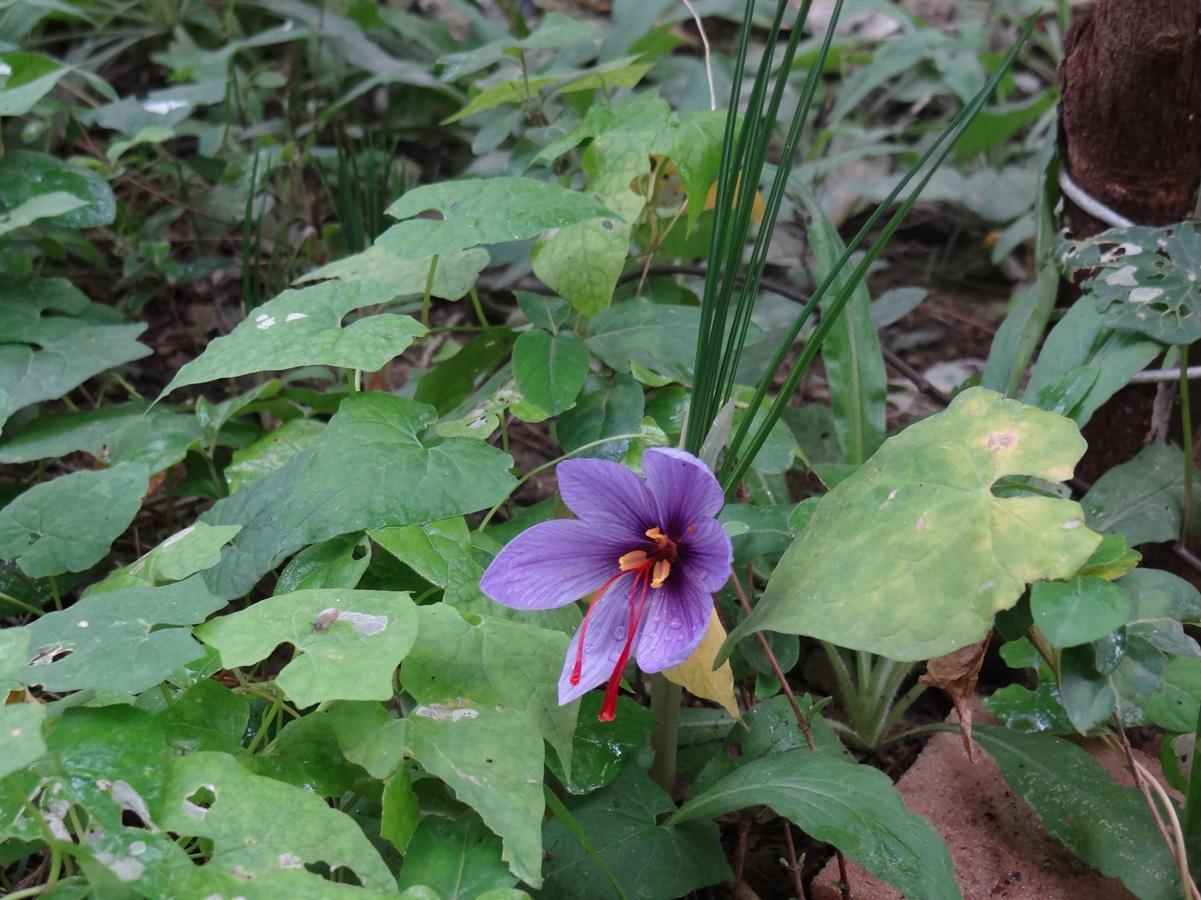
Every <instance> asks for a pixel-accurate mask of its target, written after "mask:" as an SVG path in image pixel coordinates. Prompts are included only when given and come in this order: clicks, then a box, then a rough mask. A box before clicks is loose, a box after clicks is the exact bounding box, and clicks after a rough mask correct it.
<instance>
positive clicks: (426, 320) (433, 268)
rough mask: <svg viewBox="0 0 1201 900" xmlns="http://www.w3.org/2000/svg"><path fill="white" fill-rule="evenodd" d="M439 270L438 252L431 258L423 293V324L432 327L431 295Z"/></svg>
mask: <svg viewBox="0 0 1201 900" xmlns="http://www.w3.org/2000/svg"><path fill="white" fill-rule="evenodd" d="M437 271H438V254H437V253H435V254H434V255H433V257H432V258H431V259H430V270H429V273H428V274H427V275H426V276H425V293H424V294H422V295H421V324H422V325H424V326H425V327H426V328H429V327H430V297H431V296H432V295H433V292H434V273H435V272H437Z"/></svg>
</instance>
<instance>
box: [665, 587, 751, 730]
mask: <svg viewBox="0 0 1201 900" xmlns="http://www.w3.org/2000/svg"><path fill="white" fill-rule="evenodd" d="M725 639H726V630H725V629H724V628H723V627H722V625H721V620H720V619H718V618H717V611H716V610H714V611H712V612H710V613H709V630H708V631H706V632H705V636H704V638H702V639H701V644H700V646H699V647H697V648H696V650H695V651H693V654H692V656H690V657H688V658H687V659H686V660H684V661H683V662H682V663H680V664H679V665H678V666H672V667H671V668H670V669H664V670H663V675H664V677H666V678H667V680H668V681H670V682H672V683H673V684H678V685H679V686H680V687H682V688H684V689H685V690H686V691H688V692H689V693H690V694H695V695H696V696H697V697H701V698H702V699H705V700H712V701H713V702H714V703H717V704H719V705H720V706H721V707H722V709H724V710H725V711H726V712H728V713H729V714H730V715H731V716H733V717H734V718H735V719H737V720H738V722H739V723H740V724H745V723H743V722H742V716H740V715H739V714H738V700H737V698H736V697H735V696H734V673H733V672H732V671H731V670H730V664H729V663H728V662H725V663H722V664H721V665H720V666H719V667H718V668H717V670H716V671H714V669H713V662H714V660H715V659H716V658H717V651H718V649H719V648H720V647H721V645H722V642H723V641H725Z"/></svg>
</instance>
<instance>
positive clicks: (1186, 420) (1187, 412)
mask: <svg viewBox="0 0 1201 900" xmlns="http://www.w3.org/2000/svg"><path fill="white" fill-rule="evenodd" d="M1180 428H1181V431H1182V434H1181V436H1180V438H1181V441H1182V442H1183V443H1184V514H1183V515H1182V516H1181V521H1180V542H1181V543H1182V544H1183V543H1186V542H1187V541H1188V536H1189V525H1190V524H1191V522H1192V518H1193V419H1192V414H1191V409H1190V404H1189V387H1188V344H1181V345H1180Z"/></svg>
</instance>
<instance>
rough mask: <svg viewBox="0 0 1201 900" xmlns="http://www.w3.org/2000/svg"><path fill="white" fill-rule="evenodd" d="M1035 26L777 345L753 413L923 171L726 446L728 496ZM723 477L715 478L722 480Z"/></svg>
mask: <svg viewBox="0 0 1201 900" xmlns="http://www.w3.org/2000/svg"><path fill="white" fill-rule="evenodd" d="M1036 22H1037V17H1036V16H1031V17H1030V18H1029V19H1027V21H1026V24H1025V25H1024V26H1023V28H1022V31H1021V33H1020V34H1019V35H1018V40H1017V41H1016V42H1015V43H1014V46H1013V47H1012V48H1011V49H1010V51H1009V53H1008V54H1007V55H1006V57H1005V59H1004V61H1003V62H1002V64H1001V66H1000V67H999V68H998V69H997V71H996V72H994V73H993V75H992V77H990V78H989V80H988V82H987V83H986V84H985V85H984V87H983V88H981V90H980V91H979V92H978V93H977V94H976V96H975V97H973V98H972V101H971V102H970V103H969V104H968V105H967V106H965V107H964V108H963V109H962V110H960V112H959V113H958V114H957V115H956V116H955V118H954V119H953V120H952V121H951V124H950V126H949V127H948V128H947V129H946V130H945V131H943V133H942V134H941V135H939V137H938V139H937V140H936V141H935V142H934V143H933V144H932V145H931V146H930V147H929V148H928V149H927V150H926V152H925V153H923V154H922V155H921V157H920V158H919V159H918V161H917V162H916V163H915V164H914V165H913V166H912V168H910V170H909V171H908V172H907V173H906V174H905V176H904V177H903V178H902V179H901V180H900V182H899V183H898V184H897V186H896V187H895V188H894V189H893V190H892V192H891V193H890V194H889V195H888V197H886V198H885V199H884V201H883V202H882V203H881V204H880V205H879V206H878V207H877V208H876V211H875V212H874V213H872V215H871V216H870V217H869V218H868V220H867V222H866V223H864V225H863V227H862V228H861V229H860V230H859V233H858V234H856V235H855V237H854V238H853V239H852V240H851V241H850V242H849V243H848V244H847V248H846V250H845V251H844V252H843V253H842V255H841V256H840V257H839V258H838V261H837V262H836V263H835V264H834V266H833V268H832V269H831V270H830V272H829V273H828V274H827V275H826V277H825V279H823V280H822V283H821V284H820V285H818V288H817V290H816V291H814V293H813V296H812V297H810V298H809V302H808V303H806V304H805V306H804V308H803V309H802V310H801V312H800V314H799V315H798V316H797V319H796V321H795V322H794V323H793V326H792V327H791V328H790V329H789V332H788V334H787V335H786V337H785V338H784V340H783V341H781V343H780V347H779V349H778V350H777V351H776V355H775V357H773V359H772V362H771V363H770V364H769V365H768V368H767V371H766V372H765V374H764V376H763V378H762V379H761V380H760V382H759V385H758V386H757V387H756V389H755V395H754V398H753V399H752V400H751V402H750V408H751V409H752V410H758V409H759V408H760V406H761V405H762V403H763V401H764V400H765V399H766V397H767V393H768V391H769V390H770V388H771V385H772V383H773V379H774V377H775V373H776V372H777V371H778V370H779V369H780V367H781V366H782V365H783V364H784V361H785V358H786V357H787V356H788V354H789V353H790V352H791V350H792V345H793V343H794V342H795V341H796V339H797V337H798V336H799V335H800V333H801V330H802V329H803V328H804V326H805V323H806V322H807V321H808V319H809V318H810V316H812V314H813V312H814V310H815V309H816V308H817V305H818V303H819V302H820V301H821V300H823V299H824V298H825V295H826V294H827V293H828V292H829V291H830V289H831V287H832V286H833V285H834V284H835V283H836V282H837V281H838V280H839V278H840V276H841V273H842V270H843V268H844V267H845V266H846V265H847V263H848V262H849V261H850V259H851V256H852V254H853V253H855V252H857V250H858V248H859V246H860V244H862V243H863V241H864V240H865V239H866V237H867V235H868V234H869V233H871V231H872V229H874V228H875V227H876V224H877V223H878V222H879V221H880V220H881V219H882V218H883V217H884V214H885V212H886V211H887V210H888V208H889V207H890V206H891V205H892V203H893V202H895V201H896V199H897V198H898V197H899V196H900V195H901V193H902V192H903V191H904V190H905V188H906V187H908V185H909V183H910V182H911V181H913V180H914V178H916V177H917V174H918V173H919V172H922V171H923V170H924V171H925V173H926V174H925V175H923V176H922V178H921V179H920V180H919V181H918V183H917V186H916V187H915V188H914V190H913V191H912V192H911V193H910V194H909V195H908V196H907V197H906V198H905V200H904V201H903V202H902V203H901V205H900V207H899V208H898V210H897V211H896V212H895V213H894V214H893V215H892V216H891V217H890V218H889V219H888V222H887V223H886V224H885V225H884V227H883V228H882V229H881V231H880V235H879V237H877V238H876V240H875V241H874V242H873V243H872V245H871V247H870V248H869V249H868V251H867V253H866V255H865V256H864V258H863V260H862V261H861V262H860V263H859V265H858V266H856V267H855V270H854V272H852V274H851V275H850V277H849V278H848V279H847V280H846V283H845V285H844V287H843V289H842V290H841V291H840V292H839V294H838V295H837V296H836V297H835V298H834V300H833V301H832V302H831V303H830V304H829V305H828V306H827V307H826V308H825V309H824V310H823V313H822V317H821V321H820V322H819V323H818V326H817V328H816V329H815V330H814V333H813V335H812V336H811V337H810V338H809V340H808V341H806V343H805V346H804V349H803V350H802V351H801V355H800V357H799V358H798V360H797V362H796V363H795V364H794V365H793V367H792V369H791V370H790V371H789V373H788V376H787V377H786V378H785V381H784V384H783V386H782V387H781V388H780V390H779V391H778V392H777V394H776V397H775V399H774V400H773V401H772V404H771V406H770V407H769V410H768V413H767V415H766V416H764V417H763V418H762V419H761V420H760V424H759V426H758V428H757V430H756V431H755V433H754V434H753V435H751V434H750V429H751V426H752V422H753V421H754V419H755V417H754V416H746V417H744V419H743V421H742V424H741V425H740V426H739V428H738V430H737V432H736V433H735V435H734V436H733V438H732V439H731V441H730V448H731V450H730V454H729V456H728V457H727V459H726V463H725V465H724V466H723V472H724V477H722V478H721V481H722V486H723V488H725V490H726V492H727V494H729V492H730V491H732V490H733V489H734V486H735V485H737V484H738V482H739V481H740V480H741V479H742V478H743V476H744V475H745V474H746V472H747V470H748V469H749V468H750V465H751V462H752V461H753V460H754V458H755V455H756V454H757V453H758V452H759V450H760V449H761V448H762V446H763V444H764V443H765V442H766V440H767V438H768V435H769V434H770V432H771V429H772V428H773V427H774V426H775V423H776V422H777V421H778V420H779V418H780V416H781V415H782V414H783V412H784V409H785V407H787V405H788V403H789V400H790V399H791V396H792V394H793V392H794V391H795V390H796V387H797V385H798V384H799V383H800V380H801V377H802V376H803V375H804V374H805V372H806V371H807V370H808V368H809V365H810V364H811V363H812V362H813V360H814V358H816V356H817V353H818V351H819V350H820V349H821V344H822V342H823V341H824V340H825V337H826V335H827V334H829V332H830V330H831V329H832V328H833V327H834V322H835V320H836V319H837V318H838V316H839V315H840V314H841V312H842V309H843V307H844V306H846V304H847V302H848V301H849V300H850V298H851V296H852V294H853V293H854V290H855V288H856V287H857V286H858V284H859V283H860V282H861V281H862V280H863V278H864V277H865V276H866V274H867V271H868V268H869V267H870V266H871V264H872V263H873V262H874V261H875V258H876V256H877V255H879V253H880V250H881V249H882V248H883V247H884V245H885V244H886V243H887V242H888V240H889V239H890V238H891V237H892V235H893V233H894V232H895V231H896V230H897V228H898V227H900V224H901V221H902V220H903V219H904V218H905V216H906V215H908V213H909V210H910V209H911V208H912V207H913V205H914V203H916V202H917V198H918V196H919V195H920V194H921V192H922V190H923V189H924V188H925V186H926V185H927V184H928V183H929V181H930V179H931V178H932V177H933V176H934V173H935V172H936V171H937V169H938V166H939V165H940V164H941V163H942V161H943V160H944V159H945V158H946V156H947V154H948V153H950V151H951V148H952V147H953V146H954V145H955V142H956V141H957V140H958V139H959V136H960V135H961V134H962V133H963V131H964V130H965V129H966V128H967V126H968V125H969V124H970V123H971V121H972V119H974V118H975V116H976V114H977V113H978V112H979V111H980V110H981V109H982V108H983V107H984V104H985V103H986V102H987V101H988V98H989V97H991V96H992V93H993V91H994V90H995V89H996V86H997V84H998V83H999V82H1000V80H1001V78H1002V77H1003V76H1004V74H1005V73H1006V72H1007V71H1008V70H1009V67H1010V65H1012V63H1013V60H1014V58H1015V57H1016V56H1017V53H1018V50H1020V49H1021V47H1022V46H1024V45H1025V43H1026V41H1027V40H1028V39H1029V37H1030V34H1031V32H1032V31H1033V30H1034V26H1035V24H1036ZM721 475H722V473H719V476H721Z"/></svg>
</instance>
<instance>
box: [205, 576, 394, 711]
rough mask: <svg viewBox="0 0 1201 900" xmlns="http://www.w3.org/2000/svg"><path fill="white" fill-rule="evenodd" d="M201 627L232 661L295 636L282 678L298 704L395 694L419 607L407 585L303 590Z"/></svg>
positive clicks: (262, 655)
mask: <svg viewBox="0 0 1201 900" xmlns="http://www.w3.org/2000/svg"><path fill="white" fill-rule="evenodd" d="M196 635H197V637H199V638H200V639H201V640H202V641H204V642H205V643H206V644H209V645H210V646H212V647H215V648H216V649H217V651H218V652H219V653H220V654H221V664H222V665H224V666H225V667H226V668H230V669H232V668H234V667H235V666H248V665H253V664H254V663H257V662H259V661H260V660H263V659H266V658H267V657H268V656H270V655H271V653H272V651H274V650H275V648H276V647H278V646H279V645H280V644H284V643H289V644H292V646H293V647H295V648H296V651H297V652H296V656H295V657H294V658H293V659H292V661H291V662H290V663H288V664H287V665H286V666H284V668H283V671H281V672H280V673H279V676H278V678H276V683H277V684H278V685H279V686H280V687H281V688H283V690H284V692H285V693H286V694H287V695H288V698H289V699H291V700H292V701H293V702H294V703H295V704H296V705H297V706H300V707H306V706H311V705H313V704H314V703H321V702H322V701H325V700H388V699H391V697H392V673H393V671H394V670H395V669H396V667H397V666H398V665H400V661H401V660H402V659H404V657H405V654H406V653H408V652H409V648H411V647H412V646H413V641H414V640H415V639H416V637H417V610H416V607H414V606H413V603H412V601H411V600H409V595H408V594H407V593H401V592H394V591H338V590H324V589H322V590H309V591H296V592H295V593H291V594H281V595H279V596H277V597H270V598H268V599H266V600H260V601H258V602H257V603H255V604H254V605H253V606H251V607H249V608H247V609H244V610H241V611H240V612H236V613H231V614H229V615H226V616H221V617H219V618H216V619H213V620H211V621H209V622H205V623H204V624H203V625H200V626H198V627H197V628H196Z"/></svg>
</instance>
